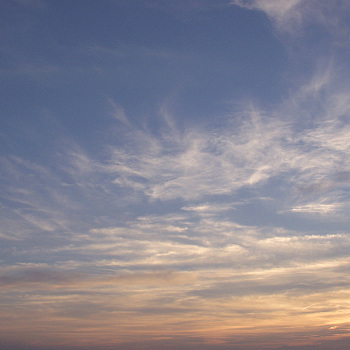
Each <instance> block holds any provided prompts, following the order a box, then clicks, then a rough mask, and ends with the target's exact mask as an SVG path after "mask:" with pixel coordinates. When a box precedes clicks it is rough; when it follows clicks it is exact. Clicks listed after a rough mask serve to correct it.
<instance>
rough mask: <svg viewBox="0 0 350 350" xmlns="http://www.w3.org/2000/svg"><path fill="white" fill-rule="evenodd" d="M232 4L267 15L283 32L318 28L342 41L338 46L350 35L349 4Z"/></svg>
mask: <svg viewBox="0 0 350 350" xmlns="http://www.w3.org/2000/svg"><path fill="white" fill-rule="evenodd" d="M231 4H232V5H237V6H240V7H243V8H246V9H249V10H259V11H262V12H265V13H266V15H267V16H268V17H269V18H270V19H271V20H272V22H273V23H274V24H275V25H276V27H277V28H278V30H280V31H282V32H289V33H295V32H297V33H299V32H300V30H301V29H302V28H303V27H304V26H307V25H309V24H310V23H313V24H318V25H322V26H324V27H325V28H327V29H328V30H329V31H330V32H331V34H332V35H334V36H335V37H336V38H339V44H340V43H341V42H342V41H344V40H347V36H348V33H349V26H348V23H347V21H346V16H347V15H348V14H349V11H350V7H349V4H348V2H347V1H346V0H336V1H331V2H330V1H325V0H233V1H231Z"/></svg>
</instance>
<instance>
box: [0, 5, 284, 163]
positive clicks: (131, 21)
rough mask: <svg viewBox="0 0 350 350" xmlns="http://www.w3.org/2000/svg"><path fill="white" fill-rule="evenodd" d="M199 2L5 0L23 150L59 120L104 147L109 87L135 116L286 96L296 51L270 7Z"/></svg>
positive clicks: (10, 96)
mask: <svg viewBox="0 0 350 350" xmlns="http://www.w3.org/2000/svg"><path fill="white" fill-rule="evenodd" d="M198 4H199V5H200V6H199V7H198V8H184V9H182V10H181V11H180V12H179V9H176V8H175V6H174V5H172V4H171V2H147V1H128V2H126V1H109V0H104V1H99V2H96V1H47V2H42V3H37V4H36V3H35V2H33V3H30V2H29V3H25V2H15V1H6V2H4V3H3V5H2V7H3V10H2V21H3V24H2V31H3V35H2V39H1V41H2V44H1V45H2V48H3V50H2V54H3V68H2V81H3V84H4V86H6V91H5V94H4V95H2V98H1V104H2V106H3V111H4V115H3V118H2V119H3V120H2V125H3V130H4V134H5V135H6V137H5V138H7V139H8V141H9V144H8V145H7V146H9V145H10V148H11V151H12V152H14V153H24V154H23V155H24V156H29V154H32V155H33V154H35V152H32V150H31V148H37V151H39V150H40V149H41V142H42V141H44V140H45V143H46V145H48V146H49V145H50V143H51V146H52V147H53V146H54V145H52V141H53V139H54V135H52V137H51V135H50V133H53V134H56V132H57V125H53V124H52V123H53V122H52V120H56V122H55V123H57V122H58V124H59V126H60V127H61V128H62V130H65V131H67V130H69V133H71V135H70V136H74V137H75V138H76V139H77V140H79V141H80V142H82V143H83V144H84V145H85V146H86V147H88V148H89V147H90V146H91V145H92V146H93V147H95V146H96V145H94V142H98V135H97V134H96V131H101V132H103V131H105V129H106V126H107V127H108V124H109V123H110V121H109V120H108V109H107V108H106V98H107V97H109V98H112V99H113V100H114V101H115V102H116V103H119V104H121V105H122V106H123V107H124V108H125V110H126V113H127V114H128V116H130V118H132V119H135V120H136V121H137V119H138V118H143V117H145V118H149V119H151V120H152V117H153V116H155V115H156V114H157V110H158V107H159V105H160V104H162V103H163V102H164V101H165V100H170V101H171V103H172V106H173V107H174V110H175V113H176V118H177V119H178V120H179V121H181V120H186V122H187V123H188V122H189V123H197V122H198V121H205V122H208V123H211V122H213V121H215V118H216V117H217V116H218V115H222V114H224V113H225V111H226V110H229V109H231V103H234V102H237V101H240V100H241V99H243V100H245V99H247V97H249V98H250V99H251V98H253V99H255V100H256V101H260V102H261V103H265V104H269V103H273V102H275V101H277V100H278V99H279V98H280V97H281V95H282V94H283V93H284V92H285V90H284V88H283V87H285V86H286V85H285V84H284V83H283V78H286V79H288V78H287V75H286V67H287V61H288V59H287V54H286V52H285V50H284V48H283V46H282V44H281V42H280V41H279V40H278V39H277V38H276V37H275V36H274V33H273V30H272V27H271V24H270V22H269V21H268V19H267V18H266V16H265V15H264V14H262V13H259V12H253V11H247V10H243V9H240V8H238V7H236V6H228V2H226V1H219V2H209V3H206V2H199V3H198ZM201 4H202V5H201ZM206 6H207V7H206ZM180 8H181V7H180ZM104 112H105V113H104ZM55 123H54V124H55ZM28 131H31V133H30V132H29V133H28ZM45 135H46V136H47V137H46V136H45ZM12 136H13V137H12ZM39 136H40V137H39ZM96 138H97V139H96ZM19 139H21V141H20V144H18V140H19ZM93 139H95V141H94V142H92V140H93ZM11 140H12V141H13V140H16V141H15V143H14V144H13V143H12V142H11ZM21 145H22V146H23V147H21ZM93 147H92V148H93ZM48 148H50V147H46V148H45V149H46V150H47V149H48ZM41 151H43V150H41ZM26 153H27V154H26ZM39 153H40V152H39Z"/></svg>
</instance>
